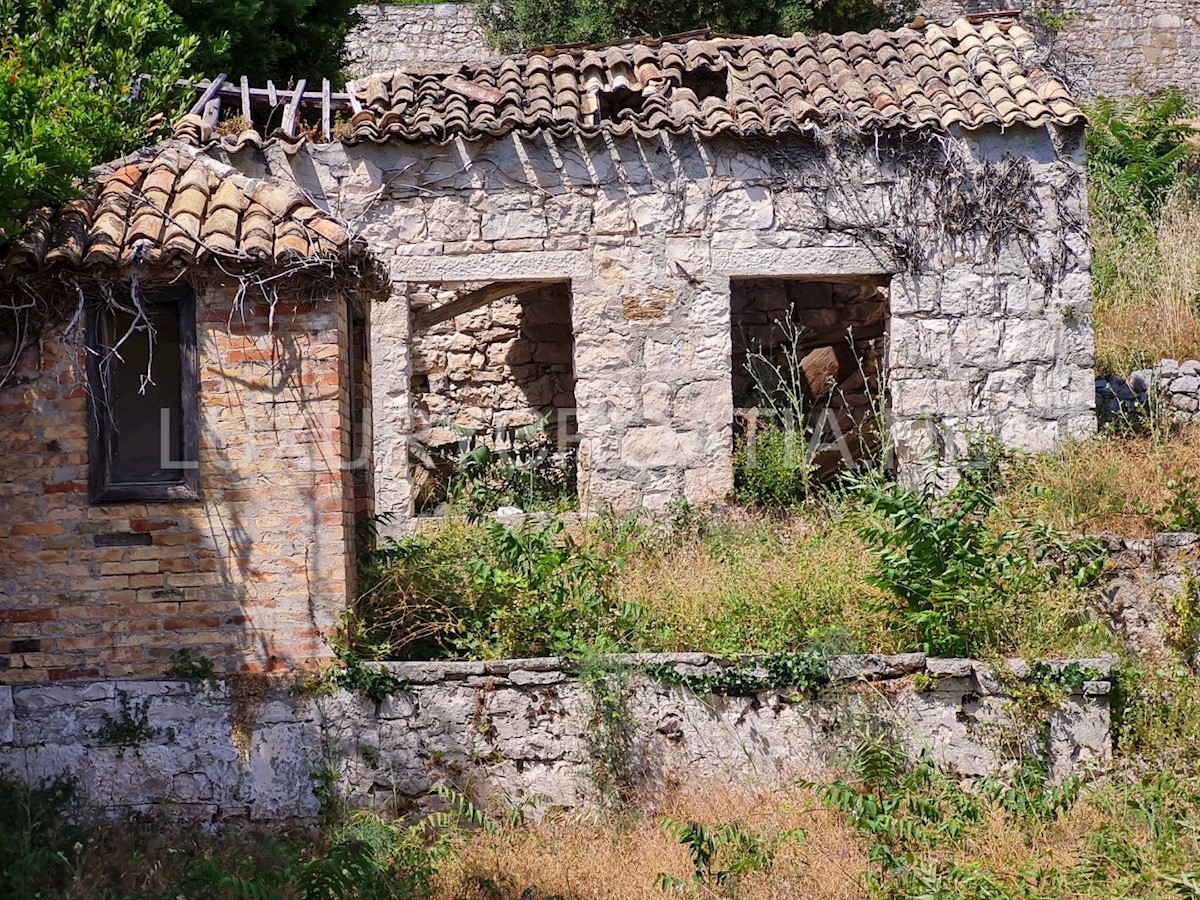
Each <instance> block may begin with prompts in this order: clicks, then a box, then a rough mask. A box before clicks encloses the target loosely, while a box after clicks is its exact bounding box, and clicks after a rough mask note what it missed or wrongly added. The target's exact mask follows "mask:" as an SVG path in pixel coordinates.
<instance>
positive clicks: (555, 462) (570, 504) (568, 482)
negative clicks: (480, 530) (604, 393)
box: [442, 416, 579, 518]
mask: <svg viewBox="0 0 1200 900" xmlns="http://www.w3.org/2000/svg"><path fill="white" fill-rule="evenodd" d="M548 418H549V417H548V416H547V418H545V419H543V420H542V421H541V422H538V423H536V424H534V425H529V426H525V427H523V428H517V429H512V430H509V431H507V432H505V433H503V434H501V435H500V442H501V445H502V446H501V447H500V448H499V449H493V448H491V447H489V446H487V445H486V444H483V443H480V442H479V439H478V437H479V436H478V435H477V434H475V433H474V432H467V433H466V435H465V437H466V447H465V448H463V450H462V452H461V453H460V455H459V458H458V459H457V460H456V462H455V470H454V473H453V475H451V477H450V479H449V481H448V482H447V484H446V485H445V488H444V491H443V492H442V499H444V500H445V501H446V502H447V503H449V505H450V506H451V507H452V508H453V509H455V510H457V511H459V512H461V513H463V514H465V515H467V516H468V517H470V518H479V517H480V516H485V515H488V514H490V513H493V512H495V511H496V510H497V509H500V508H501V507H504V506H515V507H517V508H518V509H522V510H524V511H525V512H543V511H550V512H556V513H560V512H565V511H567V510H569V509H574V508H575V507H576V506H577V505H578V502H579V497H578V485H577V481H576V468H575V448H573V447H571V448H568V449H566V450H560V449H559V448H558V447H557V446H556V445H555V444H554V442H553V441H552V440H550V439H549V437H548V436H547V435H546V432H545V425H546V423H547V421H548ZM455 449H458V447H457V445H455Z"/></svg>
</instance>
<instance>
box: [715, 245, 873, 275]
mask: <svg viewBox="0 0 1200 900" xmlns="http://www.w3.org/2000/svg"><path fill="white" fill-rule="evenodd" d="M712 270H713V272H714V273H715V274H717V275H728V276H730V277H731V278H804V277H809V276H828V277H832V276H841V277H853V276H856V275H894V274H895V273H896V272H897V267H896V263H895V261H894V260H893V259H892V257H891V254H890V253H887V252H886V251H885V250H882V249H879V248H869V247H802V248H799V249H785V248H770V249H761V250H713V251H712Z"/></svg>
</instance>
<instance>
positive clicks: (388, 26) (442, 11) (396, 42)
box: [346, 3, 498, 78]
mask: <svg viewBox="0 0 1200 900" xmlns="http://www.w3.org/2000/svg"><path fill="white" fill-rule="evenodd" d="M355 12H356V14H357V15H358V24H357V25H356V26H355V27H354V29H353V30H352V31H351V32H350V34H348V35H347V36H346V59H347V62H346V71H347V72H348V73H349V74H350V76H351V77H352V78H362V77H365V76H367V75H370V74H371V73H372V72H391V71H393V70H395V69H402V68H406V69H409V70H414V69H416V70H419V69H422V68H427V67H429V66H430V65H431V64H437V63H443V64H448V65H449V66H450V67H451V69H457V68H458V65H459V64H461V63H464V62H475V61H478V60H481V59H486V58H488V57H490V56H496V55H498V54H497V53H496V51H495V50H493V49H492V48H491V47H489V46H488V44H487V40H486V39H485V38H484V34H483V28H482V27H481V26H480V25H479V23H478V22H477V21H475V11H474V9H473V8H472V6H471V4H470V3H419V4H403V5H392V4H389V3H371V4H366V5H364V6H360V7H358V8H357V9H356V10H355ZM435 67H436V66H435ZM447 71H449V69H448V70H447Z"/></svg>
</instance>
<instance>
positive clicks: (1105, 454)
mask: <svg viewBox="0 0 1200 900" xmlns="http://www.w3.org/2000/svg"><path fill="white" fill-rule="evenodd" d="M1187 473H1191V474H1193V475H1195V474H1200V426H1190V427H1188V428H1185V429H1183V430H1181V431H1179V432H1178V433H1176V434H1172V435H1170V436H1168V437H1161V436H1155V435H1149V436H1139V437H1120V436H1114V435H1106V436H1103V437H1098V438H1094V439H1092V440H1088V441H1080V442H1076V443H1069V444H1063V445H1062V446H1061V447H1059V448H1058V450H1056V451H1054V452H1052V453H1048V454H1044V455H1040V456H1036V457H1031V458H1029V459H1027V460H1024V461H1022V462H1019V463H1017V464H1016V466H1015V467H1014V471H1013V472H1012V475H1011V480H1010V486H1009V488H1008V491H1007V495H1006V497H1005V500H1004V509H1005V511H1006V512H1008V513H1010V514H1019V515H1025V516H1030V517H1033V518H1036V519H1040V520H1041V521H1044V522H1047V523H1048V524H1051V525H1053V526H1055V527H1056V528H1058V529H1060V530H1062V531H1065V532H1068V533H1093V534H1094V533H1099V532H1111V533H1114V534H1121V535H1125V536H1128V537H1146V536H1148V535H1151V534H1153V533H1154V532H1155V531H1157V530H1160V526H1159V512H1160V511H1161V510H1162V509H1163V507H1164V506H1165V504H1167V503H1168V502H1169V501H1170V500H1171V498H1172V496H1173V494H1174V492H1173V490H1172V489H1171V488H1170V487H1168V485H1167V482H1168V481H1170V480H1173V479H1178V478H1179V477H1180V475H1183V474H1187Z"/></svg>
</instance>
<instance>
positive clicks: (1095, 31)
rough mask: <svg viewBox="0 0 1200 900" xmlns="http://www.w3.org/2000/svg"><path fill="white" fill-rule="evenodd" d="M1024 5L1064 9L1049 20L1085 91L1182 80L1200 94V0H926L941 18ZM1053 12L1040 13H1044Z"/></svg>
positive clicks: (1051, 38) (1034, 15) (1029, 16)
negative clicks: (1055, 22) (1058, 19)
mask: <svg viewBox="0 0 1200 900" xmlns="http://www.w3.org/2000/svg"><path fill="white" fill-rule="evenodd" d="M1020 6H1024V8H1025V9H1026V14H1025V21H1026V23H1029V24H1033V25H1037V24H1038V23H1039V22H1046V21H1047V18H1046V16H1064V17H1065V19H1064V20H1063V22H1062V26H1061V28H1060V29H1058V30H1054V29H1051V28H1046V27H1042V28H1041V29H1039V30H1040V31H1041V35H1040V37H1041V38H1042V39H1043V40H1044V41H1046V42H1047V43H1049V44H1050V45H1051V47H1052V48H1053V56H1054V58H1055V59H1056V60H1058V65H1057V66H1056V69H1057V70H1058V71H1059V72H1060V74H1062V75H1063V76H1064V77H1065V78H1066V79H1067V81H1068V83H1070V84H1071V85H1072V86H1073V87H1074V89H1075V91H1076V93H1077V94H1079V95H1080V96H1081V97H1083V98H1084V99H1092V98H1094V97H1096V96H1110V97H1121V96H1127V95H1130V94H1140V93H1145V92H1150V91H1157V90H1162V89H1163V88H1167V87H1172V86H1176V87H1181V88H1184V89H1185V90H1187V91H1190V92H1191V93H1193V94H1198V95H1200V4H1198V3H1196V2H1195V0H1030V2H1026V3H1024V4H1020V3H1013V2H1012V0H923V2H922V3H921V4H920V9H921V11H922V12H923V13H924V14H925V15H926V16H928V17H929V18H930V19H932V20H934V21H949V20H952V19H954V18H956V17H958V16H960V15H962V14H963V13H964V12H986V11H989V10H1001V9H1012V8H1013V7H1020ZM1042 13H1044V14H1046V16H1041V15H1039V14H1042Z"/></svg>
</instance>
